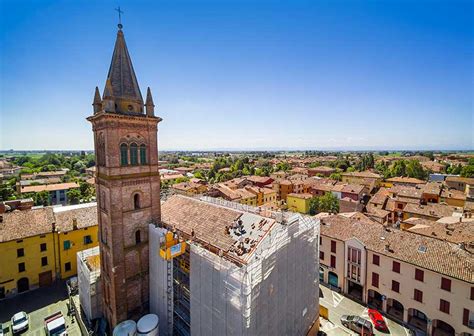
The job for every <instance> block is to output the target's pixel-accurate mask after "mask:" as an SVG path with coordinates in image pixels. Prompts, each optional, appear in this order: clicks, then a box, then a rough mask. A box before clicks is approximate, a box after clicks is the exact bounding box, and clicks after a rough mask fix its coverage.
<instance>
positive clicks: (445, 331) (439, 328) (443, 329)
mask: <svg viewBox="0 0 474 336" xmlns="http://www.w3.org/2000/svg"><path fill="white" fill-rule="evenodd" d="M454 335H455V334H454V328H453V327H452V326H451V325H450V324H448V323H446V322H444V321H442V320H433V336H454Z"/></svg>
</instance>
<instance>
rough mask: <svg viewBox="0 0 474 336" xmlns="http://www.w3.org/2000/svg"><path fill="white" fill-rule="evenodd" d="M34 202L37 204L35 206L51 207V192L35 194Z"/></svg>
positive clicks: (44, 191)
mask: <svg viewBox="0 0 474 336" xmlns="http://www.w3.org/2000/svg"><path fill="white" fill-rule="evenodd" d="M33 200H34V202H35V205H43V206H48V205H50V201H49V192H48V191H46V190H43V191H40V192H37V193H35V194H34V196H33Z"/></svg>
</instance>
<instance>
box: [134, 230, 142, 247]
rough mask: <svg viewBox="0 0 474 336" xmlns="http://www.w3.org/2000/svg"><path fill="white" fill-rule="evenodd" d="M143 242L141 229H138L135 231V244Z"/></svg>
mask: <svg viewBox="0 0 474 336" xmlns="http://www.w3.org/2000/svg"><path fill="white" fill-rule="evenodd" d="M141 242H142V237H141V233H140V230H137V231H136V232H135V244H137V245H138V244H140V243H141Z"/></svg>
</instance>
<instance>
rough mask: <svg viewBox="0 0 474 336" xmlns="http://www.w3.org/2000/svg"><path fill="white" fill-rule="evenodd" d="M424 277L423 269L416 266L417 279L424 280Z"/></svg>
mask: <svg viewBox="0 0 474 336" xmlns="http://www.w3.org/2000/svg"><path fill="white" fill-rule="evenodd" d="M424 278H425V272H424V271H422V270H421V269H418V268H415V279H416V280H418V281H421V282H423V280H424Z"/></svg>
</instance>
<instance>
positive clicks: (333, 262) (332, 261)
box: [331, 255, 336, 268]
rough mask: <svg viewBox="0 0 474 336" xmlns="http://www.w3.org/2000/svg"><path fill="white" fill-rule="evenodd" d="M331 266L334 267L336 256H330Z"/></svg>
mask: <svg viewBox="0 0 474 336" xmlns="http://www.w3.org/2000/svg"><path fill="white" fill-rule="evenodd" d="M331 267H332V268H335V267H336V256H333V255H332V256H331Z"/></svg>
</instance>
